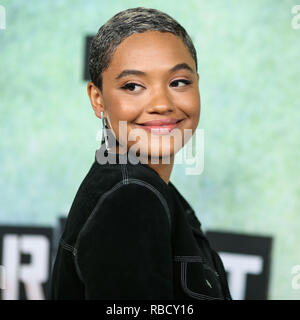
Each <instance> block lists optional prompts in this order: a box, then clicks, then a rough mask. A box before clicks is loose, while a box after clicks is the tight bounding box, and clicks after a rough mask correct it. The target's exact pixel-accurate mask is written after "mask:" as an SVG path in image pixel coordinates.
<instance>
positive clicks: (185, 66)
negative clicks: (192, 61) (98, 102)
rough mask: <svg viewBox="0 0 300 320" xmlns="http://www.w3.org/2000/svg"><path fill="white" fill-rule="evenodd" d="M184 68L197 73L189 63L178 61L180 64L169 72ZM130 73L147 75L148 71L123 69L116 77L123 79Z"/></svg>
mask: <svg viewBox="0 0 300 320" xmlns="http://www.w3.org/2000/svg"><path fill="white" fill-rule="evenodd" d="M182 69H185V70H188V71H190V72H191V73H195V72H194V70H193V69H192V68H191V67H190V66H189V65H188V64H187V63H178V64H176V65H175V66H174V67H172V68H171V69H170V70H169V73H173V72H175V71H178V70H182ZM128 75H139V76H145V75H146V72H143V71H140V70H134V69H126V70H123V71H122V72H121V73H120V74H119V75H118V76H117V77H116V78H115V79H116V80H119V79H121V78H123V77H126V76H128Z"/></svg>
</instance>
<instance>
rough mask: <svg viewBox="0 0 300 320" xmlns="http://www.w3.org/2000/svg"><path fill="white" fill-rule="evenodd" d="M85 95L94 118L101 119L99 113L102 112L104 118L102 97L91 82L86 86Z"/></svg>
mask: <svg viewBox="0 0 300 320" xmlns="http://www.w3.org/2000/svg"><path fill="white" fill-rule="evenodd" d="M87 93H88V96H89V98H90V101H91V105H92V107H93V109H94V112H95V115H96V117H98V118H100V119H101V112H103V116H105V110H104V101H103V96H102V93H101V91H100V89H99V88H98V87H97V86H96V85H95V84H94V83H93V82H92V81H89V82H88V85H87Z"/></svg>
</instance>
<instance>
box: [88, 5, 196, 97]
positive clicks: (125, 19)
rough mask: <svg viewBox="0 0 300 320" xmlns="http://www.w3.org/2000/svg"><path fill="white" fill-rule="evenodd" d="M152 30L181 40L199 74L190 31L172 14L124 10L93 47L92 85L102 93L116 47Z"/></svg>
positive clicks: (107, 26) (137, 9)
mask: <svg viewBox="0 0 300 320" xmlns="http://www.w3.org/2000/svg"><path fill="white" fill-rule="evenodd" d="M148 30H155V31H160V32H170V33H173V34H174V35H176V36H178V37H180V38H181V39H182V41H183V43H184V44H185V45H186V47H187V49H188V50H189V52H190V53H191V55H192V57H193V59H194V61H195V64H196V70H197V71H198V65H197V53H196V49H195V47H194V45H193V42H192V40H191V38H190V36H189V35H188V33H187V32H186V30H185V29H184V28H183V27H182V26H181V25H180V24H179V23H178V22H177V21H176V20H175V19H173V18H172V17H170V16H169V15H168V14H166V13H163V12H161V11H159V10H156V9H151V8H144V7H137V8H129V9H126V10H123V11H121V12H119V13H117V14H116V15H114V16H113V17H112V18H111V19H109V20H108V21H107V22H106V23H105V24H104V25H102V26H101V27H100V29H99V30H98V32H97V34H96V36H95V37H94V38H93V40H92V42H91V47H90V56H89V72H90V76H91V81H92V82H93V83H94V84H95V85H96V86H97V87H98V88H99V89H100V90H101V91H102V90H103V79H102V72H103V71H105V70H106V69H107V68H108V67H109V65H110V62H111V58H112V55H113V53H114V51H115V49H116V47H117V46H118V45H119V44H120V43H121V42H122V41H123V40H124V39H125V38H127V37H128V36H130V35H132V34H133V33H143V32H145V31H148Z"/></svg>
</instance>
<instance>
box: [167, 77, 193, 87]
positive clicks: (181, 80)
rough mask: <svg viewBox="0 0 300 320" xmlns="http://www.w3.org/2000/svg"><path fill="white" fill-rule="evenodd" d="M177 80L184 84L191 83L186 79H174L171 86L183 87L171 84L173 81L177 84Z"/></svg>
mask: <svg viewBox="0 0 300 320" xmlns="http://www.w3.org/2000/svg"><path fill="white" fill-rule="evenodd" d="M178 82H182V83H184V84H185V85H189V84H191V83H192V81H190V80H186V79H178V80H174V81H173V82H172V83H171V86H172V87H184V86H185V85H183V86H182V85H181V86H176V85H175V86H173V85H172V84H173V83H175V84H178Z"/></svg>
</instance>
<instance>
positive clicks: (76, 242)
mask: <svg viewBox="0 0 300 320" xmlns="http://www.w3.org/2000/svg"><path fill="white" fill-rule="evenodd" d="M125 168H126V167H125ZM122 173H123V174H122V181H119V182H118V183H116V184H115V185H114V186H113V187H112V188H111V189H110V190H108V191H106V192H105V193H103V194H102V195H101V197H100V198H99V200H98V202H97V204H96V206H95V207H94V209H93V210H92V212H91V214H90V215H89V217H88V218H87V220H86V221H85V223H84V224H83V227H82V228H81V229H80V231H79V233H78V236H77V238H76V240H75V244H74V247H72V246H71V245H69V244H67V243H66V242H65V241H64V240H63V242H64V247H65V249H67V248H68V249H67V250H68V251H71V252H72V253H73V255H74V263H75V268H76V271H77V274H78V277H79V279H80V280H81V282H82V283H84V280H83V276H82V273H81V270H80V267H79V263H78V247H79V242H80V238H81V236H82V234H83V232H84V230H85V229H86V227H87V225H88V224H89V222H90V221H91V220H92V218H93V217H94V215H95V212H96V211H97V210H98V208H99V206H100V205H101V204H102V203H103V201H104V200H105V199H106V198H107V197H108V196H109V195H110V194H111V193H113V192H114V191H116V190H117V189H119V188H120V187H122V186H123V185H125V184H129V183H134V184H139V185H142V186H145V187H146V188H148V189H149V190H151V191H152V192H153V193H154V194H155V195H156V196H157V197H158V199H159V200H160V202H161V203H162V205H163V207H164V209H165V211H166V214H167V217H168V221H169V226H170V229H171V215H170V211H169V208H168V205H167V202H166V200H165V199H164V197H163V196H162V195H161V193H160V192H159V191H158V190H157V189H156V188H154V187H153V186H152V185H151V184H149V183H147V182H145V181H142V180H139V179H133V178H130V179H128V178H126V172H125V173H124V172H123V171H122Z"/></svg>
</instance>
